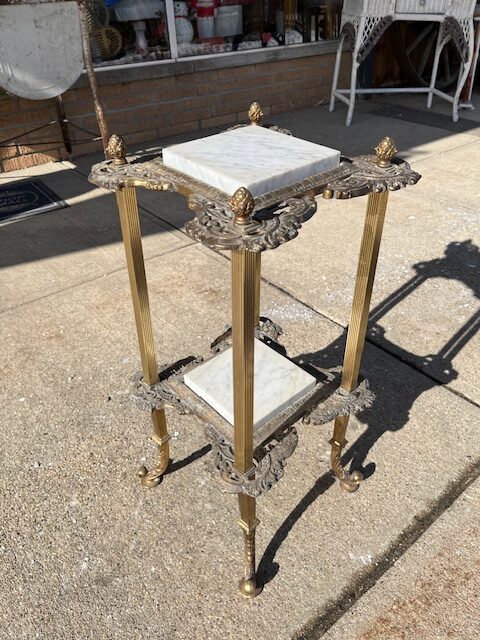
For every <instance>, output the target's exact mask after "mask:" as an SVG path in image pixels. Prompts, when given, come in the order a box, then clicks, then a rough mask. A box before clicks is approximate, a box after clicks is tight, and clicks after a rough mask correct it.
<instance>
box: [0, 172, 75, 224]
mask: <svg viewBox="0 0 480 640" xmlns="http://www.w3.org/2000/svg"><path fill="white" fill-rule="evenodd" d="M64 207H68V204H67V203H66V202H65V200H62V199H61V198H59V197H58V196H57V194H56V193H54V192H53V191H52V190H51V189H49V188H48V187H47V185H46V184H44V183H43V182H42V181H41V180H20V181H18V182H10V183H9V184H6V185H3V186H0V225H3V224H8V223H9V222H14V221H15V220H20V219H21V218H29V217H30V216H35V215H37V213H46V212H47V211H53V210H55V209H63V208H64Z"/></svg>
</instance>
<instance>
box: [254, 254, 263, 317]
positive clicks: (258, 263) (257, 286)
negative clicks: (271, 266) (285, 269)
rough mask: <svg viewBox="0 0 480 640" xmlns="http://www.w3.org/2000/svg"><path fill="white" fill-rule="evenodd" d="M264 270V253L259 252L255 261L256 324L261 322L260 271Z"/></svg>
mask: <svg viewBox="0 0 480 640" xmlns="http://www.w3.org/2000/svg"><path fill="white" fill-rule="evenodd" d="M261 271H262V254H261V253H257V260H256V263H255V320H254V322H255V326H257V325H258V323H259V322H260V281H261V279H260V273H261Z"/></svg>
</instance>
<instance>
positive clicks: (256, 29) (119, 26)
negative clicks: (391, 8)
mask: <svg viewBox="0 0 480 640" xmlns="http://www.w3.org/2000/svg"><path fill="white" fill-rule="evenodd" d="M105 2H106V4H104V0H90V2H89V6H90V10H89V11H90V14H91V41H92V52H93V58H94V61H95V64H96V65H97V66H106V65H109V66H110V65H118V64H128V63H132V62H148V61H154V60H164V59H168V58H171V57H172V52H173V57H175V58H176V57H178V58H184V57H189V56H198V55H211V54H220V53H227V52H232V51H246V50H249V49H261V48H264V47H279V46H284V45H295V44H302V43H305V42H319V41H322V40H334V39H336V38H338V34H339V27H340V18H341V11H342V4H343V2H342V0H105ZM107 5H108V6H107ZM168 24H170V25H171V29H170V34H169V29H168V26H167V25H168ZM173 28H174V31H175V32H174V33H171V31H173Z"/></svg>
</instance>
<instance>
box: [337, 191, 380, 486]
mask: <svg viewBox="0 0 480 640" xmlns="http://www.w3.org/2000/svg"><path fill="white" fill-rule="evenodd" d="M387 202H388V191H383V192H381V193H371V194H370V195H369V196H368V204H367V213H366V216H365V225H364V228H363V238H362V244H361V247H360V257H359V260H358V268H357V278H356V282H355V291H354V294H353V304H352V314H351V317H350V324H349V325H348V332H347V344H346V346H345V356H344V360H343V371H342V380H341V383H340V386H341V387H342V388H343V389H346V390H347V391H352V390H353V389H354V388H355V387H356V386H357V383H358V372H359V370H360V361H361V359H362V354H363V347H364V345H365V334H366V331H367V323H368V314H369V311H370V300H371V297H372V289H373V281H374V279H375V270H376V267H377V259H378V251H379V248H380V241H381V239H382V230H383V222H384V220H385V211H386V209H387ZM348 418H349V416H348V415H347V416H339V417H337V418H336V419H335V426H334V429H333V438H332V439H331V440H330V444H331V446H332V451H331V462H332V468H333V470H334V472H335V475H336V476H337V478H338V479H339V480H340V485H341V487H342V488H343V489H345V490H346V491H355V490H356V489H358V485H359V484H360V482H361V481H362V480H363V476H362V474H361V473H360V472H359V471H354V472H353V473H351V474H349V473H348V472H347V471H346V470H345V469H344V467H343V466H342V463H341V459H340V458H341V455H342V449H343V447H344V446H345V444H346V440H345V433H346V430H347V425H348Z"/></svg>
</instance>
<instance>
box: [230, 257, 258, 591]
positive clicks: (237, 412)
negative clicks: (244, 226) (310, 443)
mask: <svg viewBox="0 0 480 640" xmlns="http://www.w3.org/2000/svg"><path fill="white" fill-rule="evenodd" d="M259 277H260V254H258V253H252V252H249V251H232V341H233V388H234V394H233V395H234V398H233V413H234V444H233V446H234V454H235V466H236V468H237V469H238V470H239V471H241V472H242V473H247V472H249V471H251V470H252V468H253V362H254V332H255V321H256V314H257V306H258V305H257V302H258V290H259V288H258V280H259ZM239 506H240V521H239V525H240V527H241V528H242V530H243V536H244V542H245V556H244V557H245V575H244V577H243V578H242V580H241V581H240V585H239V586H240V591H241V593H242V594H243V595H244V596H246V597H247V598H254V597H255V596H256V595H258V594H259V593H260V591H261V590H262V589H261V587H260V586H259V585H257V579H256V574H255V528H256V526H257V524H258V520H257V518H256V514H255V510H256V501H255V498H252V497H251V496H247V495H244V494H240V495H239Z"/></svg>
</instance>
